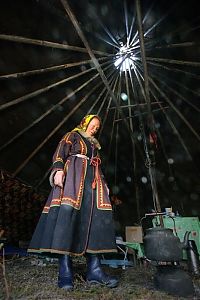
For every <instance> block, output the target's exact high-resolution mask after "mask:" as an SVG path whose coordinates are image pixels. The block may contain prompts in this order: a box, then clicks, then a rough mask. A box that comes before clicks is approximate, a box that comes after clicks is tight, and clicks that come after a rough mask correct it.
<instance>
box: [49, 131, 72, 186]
mask: <svg viewBox="0 0 200 300" xmlns="http://www.w3.org/2000/svg"><path fill="white" fill-rule="evenodd" d="M73 142H74V133H73V132H69V133H67V134H66V135H65V136H64V137H63V138H62V139H61V140H60V142H59V144H58V146H57V148H56V151H55V153H54V155H53V159H52V162H53V165H52V171H51V174H50V177H49V181H50V185H51V186H53V185H54V183H53V178H54V175H55V173H56V172H57V171H61V170H64V166H65V162H66V160H67V157H68V156H69V154H70V150H71V146H72V144H73Z"/></svg>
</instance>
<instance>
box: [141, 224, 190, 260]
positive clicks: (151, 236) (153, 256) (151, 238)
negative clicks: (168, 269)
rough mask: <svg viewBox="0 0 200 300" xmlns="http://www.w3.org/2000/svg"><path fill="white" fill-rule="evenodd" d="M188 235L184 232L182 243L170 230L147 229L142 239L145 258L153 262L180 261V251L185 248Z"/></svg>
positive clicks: (181, 254) (159, 228) (161, 228)
mask: <svg viewBox="0 0 200 300" xmlns="http://www.w3.org/2000/svg"><path fill="white" fill-rule="evenodd" d="M189 234H190V232H186V233H185V236H184V241H183V242H181V241H180V239H179V238H178V237H177V236H175V235H174V234H173V230H172V229H170V228H163V227H154V228H149V229H147V230H146V234H145V236H144V238H143V241H144V253H145V256H146V257H147V258H148V259H150V260H154V261H165V262H172V261H181V260H182V256H183V253H182V251H183V249H186V248H187V244H188V238H189Z"/></svg>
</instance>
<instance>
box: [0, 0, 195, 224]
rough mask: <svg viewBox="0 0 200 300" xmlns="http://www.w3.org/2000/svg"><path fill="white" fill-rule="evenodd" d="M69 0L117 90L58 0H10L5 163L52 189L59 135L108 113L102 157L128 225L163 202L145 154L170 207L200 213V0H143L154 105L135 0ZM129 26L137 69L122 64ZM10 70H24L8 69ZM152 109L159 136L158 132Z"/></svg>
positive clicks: (4, 21) (1, 27)
mask: <svg viewBox="0 0 200 300" xmlns="http://www.w3.org/2000/svg"><path fill="white" fill-rule="evenodd" d="M68 3H69V6H70V8H71V11H72V12H73V14H74V16H75V18H76V19H77V20H78V26H79V28H80V29H81V32H82V33H83V34H84V37H85V38H86V40H87V42H88V45H89V47H90V48H91V49H92V50H93V53H94V55H95V57H96V58H97V59H98V61H99V64H100V66H101V68H102V69H103V72H104V76H105V78H106V80H107V82H108V83H109V87H110V91H112V93H113V94H114V98H112V95H111V94H110V91H109V90H107V89H106V87H105V84H104V82H103V81H102V78H101V77H100V76H99V74H98V72H97V69H96V68H95V66H94V63H93V61H91V58H90V56H89V54H88V51H87V50H86V49H85V45H84V43H83V41H82V40H81V38H80V36H79V35H78V33H77V31H76V29H75V28H74V26H73V24H72V21H71V19H70V18H69V16H68V14H67V12H66V11H65V9H64V7H63V5H62V3H61V1H59V0H28V1H27V0H17V1H12V0H1V1H0V137H1V139H0V167H1V168H2V169H3V170H6V171H8V172H9V173H10V174H14V176H16V177H17V178H19V179H20V180H22V181H23V182H26V183H28V184H29V185H31V186H33V187H34V188H36V189H37V190H39V191H40V192H41V193H48V191H49V183H48V170H49V168H50V166H51V158H52V155H53V153H54V151H55V147H56V146H57V143H58V142H59V140H60V139H61V137H62V136H63V135H64V134H65V133H66V132H67V131H69V130H71V129H73V128H74V127H75V126H76V125H77V124H78V123H79V121H80V120H81V119H82V117H83V116H84V115H85V114H87V113H88V112H90V113H98V114H99V115H100V117H101V118H102V123H103V127H102V131H101V132H100V136H99V140H100V143H101V145H102V151H101V156H102V169H103V171H104V173H105V175H106V179H107V182H108V185H109V187H110V190H111V194H115V195H117V196H118V197H119V198H120V199H121V200H122V204H121V206H120V207H119V208H117V211H118V214H119V219H121V220H122V221H123V222H124V223H125V224H126V225H130V224H133V222H134V221H136V220H137V219H138V215H137V210H138V209H139V213H140V217H141V216H142V215H143V214H144V213H146V212H149V211H151V210H152V209H154V205H153V200H152V184H151V180H150V177H149V169H148V166H147V165H148V162H147V156H148V155H150V158H151V162H152V167H153V169H155V179H156V189H157V191H158V196H159V201H160V204H161V209H162V210H163V209H164V207H169V206H172V207H173V210H174V211H177V210H178V211H179V213H180V214H181V215H184V216H191V215H192V216H198V215H199V213H200V180H199V178H200V176H199V175H200V172H199V170H200V158H199V157H200V136H199V128H200V126H199V125H200V118H199V111H200V98H199V96H200V88H199V79H200V59H199V57H200V17H199V5H198V3H199V1H198V0H192V1H187V2H186V1H159V0H156V1H150V0H149V1H146V0H143V1H141V14H142V19H143V24H142V27H143V33H144V45H145V58H146V63H147V70H148V90H149V95H150V111H149V110H148V105H146V102H145V101H146V98H145V97H144V86H145V85H144V76H143V71H144V65H143V61H142V60H141V48H140V42H139V40H138V34H137V28H138V25H137V20H138V19H137V16H136V7H135V4H136V3H135V2H134V1H127V2H123V1H119V0H118V1H116V0H111V1H102V0H101V1H100V0H96V1H88V0H86V1H85V0H84V1H83V0H80V1H69V2H68ZM5 35H7V37H6V36H5ZM8 35H9V36H11V37H10V40H8ZM127 36H129V42H130V44H131V43H132V48H131V53H132V54H133V56H132V57H134V59H135V60H134V62H135V65H134V67H133V68H132V69H131V72H130V73H128V72H120V69H119V67H118V69H117V68H116V67H115V66H114V61H116V59H117V53H118V52H119V47H120V45H122V44H123V45H125V44H126V43H127ZM16 37H17V38H16ZM19 37H23V38H26V39H24V40H22V39H20V38H19ZM39 41H46V42H42V43H41V42H39ZM47 41H48V42H51V43H54V44H48V43H47ZM55 43H56V44H55ZM59 45H60V47H59ZM63 45H68V46H72V47H71V48H70V49H66V48H62V46H63ZM73 47H76V48H73ZM129 55H130V53H129ZM88 61H89V62H88ZM64 64H65V66H63V65H64ZM71 64H74V65H71ZM55 66H58V67H57V69H56V68H54V69H53V70H49V69H47V68H51V67H55ZM35 70H37V71H35ZM28 71H33V72H32V73H30V72H29V73H27V72H28ZM23 72H24V73H23ZM9 74H15V75H12V76H10V77H9V76H8V77H7V78H6V76H4V75H9ZM95 75H96V77H95ZM92 77H94V78H93V79H92ZM61 81H63V82H61ZM55 83H57V85H56V86H55ZM123 96H124V97H123ZM84 97H85V98H84ZM65 98H66V100H63V99H65ZM116 104H117V106H119V107H121V109H119V107H118V108H117V109H116ZM128 105H129V108H127V106H128ZM130 105H132V106H130ZM125 106H126V107H125ZM149 113H151V115H152V116H153V128H154V131H153V133H155V135H156V137H157V140H156V143H151V141H150V138H149V134H150V133H152V132H151V128H150V127H149V120H152V119H151V118H150V119H149ZM65 118H66V120H65ZM63 120H64V121H63ZM154 188H155V186H154V187H153V189H154ZM136 199H138V200H139V204H137V201H136ZM138 205H139V206H138Z"/></svg>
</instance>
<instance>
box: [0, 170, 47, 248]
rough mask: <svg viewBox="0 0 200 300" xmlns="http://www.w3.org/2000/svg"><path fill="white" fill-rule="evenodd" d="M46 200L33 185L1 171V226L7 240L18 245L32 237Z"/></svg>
mask: <svg viewBox="0 0 200 300" xmlns="http://www.w3.org/2000/svg"><path fill="white" fill-rule="evenodd" d="M45 200H46V197H45V196H44V195H41V194H39V193H37V192H36V191H35V190H34V189H33V188H32V187H31V186H28V185H26V184H24V183H22V182H21V181H20V180H18V179H15V178H12V177H11V176H10V175H9V174H8V173H6V172H3V171H1V178H0V216H1V218H0V228H3V229H4V235H5V236H6V242H8V243H12V244H15V245H17V246H18V245H19V241H29V240H30V239H31V236H32V234H33V231H34V228H35V226H36V224H37V221H38V219H39V217H40V214H41V211H42V208H43V206H44V204H45Z"/></svg>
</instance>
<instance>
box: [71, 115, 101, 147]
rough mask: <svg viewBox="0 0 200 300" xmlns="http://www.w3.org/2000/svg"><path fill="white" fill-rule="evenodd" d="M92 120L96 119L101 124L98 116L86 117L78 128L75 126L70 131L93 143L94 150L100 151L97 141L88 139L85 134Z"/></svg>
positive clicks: (93, 138)
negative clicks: (76, 132)
mask: <svg viewBox="0 0 200 300" xmlns="http://www.w3.org/2000/svg"><path fill="white" fill-rule="evenodd" d="M93 118H97V119H98V120H99V122H100V124H101V119H100V117H99V116H98V115H86V116H85V117H84V118H83V119H82V120H81V122H80V124H79V125H78V126H76V127H75V128H74V129H73V130H72V131H78V132H79V133H80V134H82V135H83V136H84V137H86V138H87V139H88V140H89V141H90V142H92V143H94V144H95V146H96V148H98V149H101V146H100V144H99V142H98V140H97V139H96V138H95V137H89V136H88V135H87V134H86V130H87V127H88V125H89V123H90V122H91V121H92V119H93Z"/></svg>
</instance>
